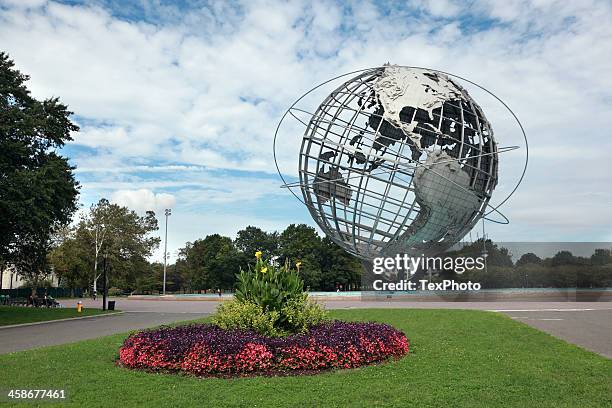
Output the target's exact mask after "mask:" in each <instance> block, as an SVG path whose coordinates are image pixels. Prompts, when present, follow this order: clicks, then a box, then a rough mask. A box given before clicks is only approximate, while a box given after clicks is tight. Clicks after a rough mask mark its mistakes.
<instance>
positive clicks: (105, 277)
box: [102, 252, 108, 310]
mask: <svg viewBox="0 0 612 408" xmlns="http://www.w3.org/2000/svg"><path fill="white" fill-rule="evenodd" d="M107 258H108V254H107V253H106V252H104V264H103V266H102V272H103V275H102V280H103V283H104V287H103V288H102V310H106V296H107V293H108V291H107V288H106V285H107V282H108V279H107V276H106V259H107Z"/></svg>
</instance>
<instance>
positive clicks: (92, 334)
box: [0, 312, 204, 354]
mask: <svg viewBox="0 0 612 408" xmlns="http://www.w3.org/2000/svg"><path fill="white" fill-rule="evenodd" d="M202 316H204V314H201V313H165V312H125V313H122V314H118V315H113V316H96V317H92V318H88V319H79V320H66V321H58V322H47V323H44V324H37V325H32V326H22V327H11V328H6V329H2V328H0V354H3V353H11V352H14V351H21V350H27V349H31V348H37V347H42V346H51V345H55V344H64V343H72V342H75V341H80V340H87V339H93V338H96V337H101V336H107V335H110V334H115V333H122V332H126V331H130V330H136V329H144V328H147V327H153V326H158V325H160V324H167V323H172V322H176V321H180V320H190V319H197V318H199V317H202Z"/></svg>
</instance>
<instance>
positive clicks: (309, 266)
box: [279, 224, 322, 289]
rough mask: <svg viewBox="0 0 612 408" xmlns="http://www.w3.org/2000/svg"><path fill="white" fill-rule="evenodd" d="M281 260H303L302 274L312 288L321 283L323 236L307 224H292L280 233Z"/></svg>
mask: <svg viewBox="0 0 612 408" xmlns="http://www.w3.org/2000/svg"><path fill="white" fill-rule="evenodd" d="M279 242H280V254H281V259H280V261H281V262H285V260H289V261H290V262H292V263H295V262H296V261H300V262H302V266H301V268H300V275H301V276H302V279H304V284H305V285H306V287H309V288H310V289H318V288H319V287H320V285H321V279H322V274H321V264H320V259H319V258H320V256H319V254H320V251H321V238H320V237H319V234H317V231H316V230H315V229H314V228H313V227H310V226H308V225H306V224H291V225H289V226H288V227H287V228H286V229H285V230H284V231H283V232H282V233H281V235H280V238H279Z"/></svg>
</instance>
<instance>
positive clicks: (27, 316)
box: [0, 306, 106, 326]
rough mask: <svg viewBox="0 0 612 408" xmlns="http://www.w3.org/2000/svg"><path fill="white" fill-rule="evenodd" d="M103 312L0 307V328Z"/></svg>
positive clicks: (98, 310) (95, 310) (99, 310)
mask: <svg viewBox="0 0 612 408" xmlns="http://www.w3.org/2000/svg"><path fill="white" fill-rule="evenodd" d="M101 313H106V312H103V311H102V310H101V309H89V308H87V309H83V311H82V312H81V313H78V312H77V311H76V308H66V309H64V308H46V307H23V306H0V326H8V325H11V324H21V323H33V322H43V321H48V320H57V319H68V318H71V317H82V316H93V315H97V314H101Z"/></svg>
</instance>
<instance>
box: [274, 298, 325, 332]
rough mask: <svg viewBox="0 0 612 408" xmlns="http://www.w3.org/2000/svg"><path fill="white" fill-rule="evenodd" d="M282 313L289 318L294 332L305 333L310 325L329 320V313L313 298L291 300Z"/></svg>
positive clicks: (290, 326) (288, 320)
mask: <svg viewBox="0 0 612 408" xmlns="http://www.w3.org/2000/svg"><path fill="white" fill-rule="evenodd" d="M281 315H283V316H285V318H286V319H287V323H288V326H289V328H290V330H291V331H292V332H293V333H305V332H307V331H308V328H309V327H310V326H313V325H315V324H318V323H322V322H324V321H328V320H329V316H328V313H327V312H326V311H325V309H323V308H322V307H321V305H319V304H318V303H317V302H315V301H313V300H312V299H308V298H307V299H304V300H303V301H300V300H290V301H289V302H287V304H286V305H285V306H284V307H283V308H282V310H281Z"/></svg>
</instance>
